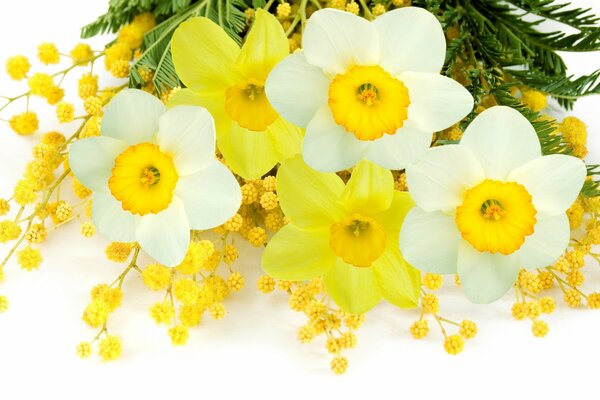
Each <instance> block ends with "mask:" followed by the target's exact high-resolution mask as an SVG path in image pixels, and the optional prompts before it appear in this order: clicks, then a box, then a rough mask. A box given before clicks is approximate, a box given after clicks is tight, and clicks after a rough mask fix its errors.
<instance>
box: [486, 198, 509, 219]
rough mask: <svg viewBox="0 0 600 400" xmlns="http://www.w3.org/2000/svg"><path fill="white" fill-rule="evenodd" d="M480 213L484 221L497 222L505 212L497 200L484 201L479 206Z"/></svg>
mask: <svg viewBox="0 0 600 400" xmlns="http://www.w3.org/2000/svg"><path fill="white" fill-rule="evenodd" d="M481 213H482V214H483V217H484V218H486V219H493V220H494V221H499V220H501V219H502V217H504V215H505V214H506V211H504V209H503V208H502V205H501V204H500V202H499V201H498V200H494V199H490V200H486V201H485V202H484V203H483V204H482V205H481Z"/></svg>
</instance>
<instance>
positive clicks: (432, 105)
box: [399, 72, 473, 132]
mask: <svg viewBox="0 0 600 400" xmlns="http://www.w3.org/2000/svg"><path fill="white" fill-rule="evenodd" d="M399 79H400V80H401V81H402V82H403V83H404V85H406V87H407V88H408V95H409V97H410V105H409V106H408V118H409V119H410V120H411V121H412V122H413V123H414V124H415V126H416V127H417V128H418V129H421V130H423V131H425V132H436V131H441V130H443V129H446V128H448V127H450V126H451V125H452V124H455V123H457V122H458V121H460V120H461V119H463V118H464V117H465V116H466V115H467V114H468V113H469V112H471V110H472V109H473V96H471V93H469V91H468V90H467V89H466V88H465V87H464V86H463V85H461V84H460V83H458V82H457V81H455V80H454V79H450V78H448V77H446V76H442V75H439V74H432V73H426V72H404V73H402V74H400V76H399Z"/></svg>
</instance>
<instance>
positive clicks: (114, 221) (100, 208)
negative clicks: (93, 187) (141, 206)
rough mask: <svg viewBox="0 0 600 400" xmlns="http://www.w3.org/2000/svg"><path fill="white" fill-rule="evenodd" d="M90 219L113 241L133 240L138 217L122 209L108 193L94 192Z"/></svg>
mask: <svg viewBox="0 0 600 400" xmlns="http://www.w3.org/2000/svg"><path fill="white" fill-rule="evenodd" d="M92 220H93V222H94V225H95V226H96V228H98V230H99V231H100V232H102V234H104V235H106V237H108V238H109V239H110V240H113V241H115V242H135V241H136V239H135V228H136V226H137V224H138V222H139V220H140V217H139V216H137V215H134V214H132V213H130V212H129V211H125V210H123V207H122V206H121V203H120V202H119V201H118V200H117V199H115V198H114V197H113V195H112V194H110V193H102V192H95V193H94V200H93V201H92Z"/></svg>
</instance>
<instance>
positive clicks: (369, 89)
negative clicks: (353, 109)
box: [357, 83, 379, 106]
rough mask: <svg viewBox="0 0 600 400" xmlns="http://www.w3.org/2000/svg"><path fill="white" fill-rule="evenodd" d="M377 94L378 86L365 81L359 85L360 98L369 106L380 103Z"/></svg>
mask: <svg viewBox="0 0 600 400" xmlns="http://www.w3.org/2000/svg"><path fill="white" fill-rule="evenodd" d="M377 94H378V90H377V88H376V87H375V85H373V84H371V83H363V84H362V85H360V86H359V87H358V94H357V96H358V99H359V100H360V101H362V102H363V103H365V104H366V105H367V106H372V105H375V104H377V103H379V99H378V97H377Z"/></svg>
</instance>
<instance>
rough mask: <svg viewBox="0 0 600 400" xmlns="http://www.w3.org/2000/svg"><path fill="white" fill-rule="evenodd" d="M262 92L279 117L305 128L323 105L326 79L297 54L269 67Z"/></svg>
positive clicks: (319, 70) (327, 87) (326, 92)
mask: <svg viewBox="0 0 600 400" xmlns="http://www.w3.org/2000/svg"><path fill="white" fill-rule="evenodd" d="M265 91H266V93H267V97H268V98H269V102H270V103H271V105H272V106H273V108H274V109H275V110H276V111H277V112H278V113H279V114H281V115H282V116H283V118H285V119H286V120H288V121H290V122H292V123H294V124H296V125H298V126H300V127H302V128H306V127H307V126H308V123H309V122H310V120H311V119H312V118H313V117H314V116H315V114H316V113H317V111H318V110H319V108H321V106H323V105H325V104H326V103H327V97H328V91H329V79H327V77H325V75H323V71H321V69H320V68H318V67H315V66H313V65H311V64H309V63H307V62H306V57H305V56H304V54H303V53H301V52H298V53H294V54H291V55H289V56H287V57H286V58H284V59H283V60H282V61H281V62H280V63H279V64H277V65H276V66H275V68H273V70H272V71H271V73H270V74H269V77H268V78H267V83H266V84H265Z"/></svg>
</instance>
